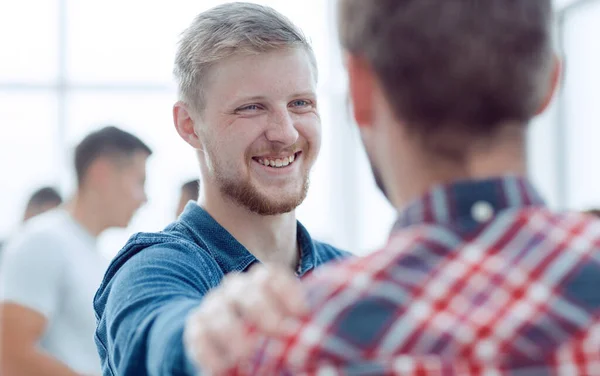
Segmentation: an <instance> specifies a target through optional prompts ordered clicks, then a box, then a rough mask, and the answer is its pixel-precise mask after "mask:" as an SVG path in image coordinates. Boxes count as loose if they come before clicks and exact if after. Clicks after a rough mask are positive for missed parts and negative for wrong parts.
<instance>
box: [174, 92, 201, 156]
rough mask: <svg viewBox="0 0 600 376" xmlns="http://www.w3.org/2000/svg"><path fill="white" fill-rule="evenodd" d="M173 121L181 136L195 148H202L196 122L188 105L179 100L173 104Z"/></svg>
mask: <svg viewBox="0 0 600 376" xmlns="http://www.w3.org/2000/svg"><path fill="white" fill-rule="evenodd" d="M173 123H174V124H175V129H177V133H179V136H180V137H181V138H183V140H184V141H185V142H187V143H188V144H190V145H191V146H192V147H194V149H202V143H201V142H200V139H199V138H198V135H197V134H196V130H195V128H194V125H195V122H194V118H193V117H192V114H191V111H190V110H189V108H188V106H187V105H186V104H185V103H183V102H181V101H179V102H177V103H175V104H174V105H173Z"/></svg>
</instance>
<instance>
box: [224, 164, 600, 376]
mask: <svg viewBox="0 0 600 376" xmlns="http://www.w3.org/2000/svg"><path fill="white" fill-rule="evenodd" d="M599 249H600V221H596V220H595V219H593V218H592V217H588V216H586V215H582V214H577V213H570V214H569V213H565V214H556V213H553V212H551V211H549V210H548V209H546V207H545V206H544V203H543V201H542V200H541V199H540V198H539V196H538V194H537V193H536V192H535V190H534V189H532V187H531V186H530V185H529V183H528V182H527V181H526V180H524V179H521V178H518V177H512V176H507V177H504V178H498V179H490V180H484V181H470V182H469V181H467V182H459V183H457V184H453V185H448V186H439V187H436V188H434V189H433V190H431V191H430V192H429V193H428V194H426V195H425V196H424V197H422V199H420V200H418V201H416V202H414V203H413V204H412V205H410V206H409V207H408V208H407V209H406V210H404V211H403V213H401V215H400V217H399V220H398V222H397V224H396V226H395V227H394V230H393V232H392V235H391V236H390V239H389V242H388V243H387V245H386V246H385V247H384V249H383V250H381V251H378V252H376V253H374V254H371V255H370V256H368V257H365V258H356V259H353V260H349V261H346V262H343V263H340V264H337V265H333V266H325V267H322V268H321V269H320V270H317V271H315V272H314V273H313V274H312V275H311V276H310V277H309V278H308V279H307V280H306V284H307V287H308V291H309V298H310V303H311V307H312V313H311V315H310V316H309V317H306V318H304V319H301V320H297V321H292V320H290V321H289V322H287V324H288V325H287V327H286V330H285V331H284V332H285V333H284V334H282V335H281V336H279V337H277V338H270V339H261V340H260V341H261V344H262V345H261V347H260V349H261V350H260V351H258V352H257V355H256V356H255V357H254V358H253V360H252V361H251V362H249V363H246V364H240V365H238V367H237V369H236V370H233V371H232V373H233V374H240V375H245V374H250V375H322V376H325V375H357V376H358V375H411V376H430V375H440V376H442V375H444V376H446V375H485V376H505V375H506V376H508V375H510V376H545V375H565V376H575V375H586V376H593V375H600V252H598V250H599Z"/></svg>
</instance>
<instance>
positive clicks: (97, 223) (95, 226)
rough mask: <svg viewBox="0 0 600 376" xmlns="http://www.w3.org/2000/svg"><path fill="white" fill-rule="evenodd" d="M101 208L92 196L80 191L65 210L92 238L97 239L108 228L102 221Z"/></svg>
mask: <svg viewBox="0 0 600 376" xmlns="http://www.w3.org/2000/svg"><path fill="white" fill-rule="evenodd" d="M99 206H101V205H99V204H98V203H97V202H96V200H94V197H93V195H92V194H89V193H84V192H82V191H78V192H77V193H76V194H75V196H74V197H73V199H72V200H71V201H70V202H69V203H67V204H66V205H65V209H66V210H67V212H68V213H69V214H70V215H71V216H72V217H73V219H74V220H75V221H76V222H77V223H79V224H80V225H81V227H83V228H84V229H85V230H86V231H87V232H88V233H89V234H90V235H91V236H92V237H94V238H97V237H98V236H99V235H100V234H101V233H102V232H103V231H104V230H106V229H107V228H108V226H106V224H105V223H104V221H103V220H102V216H101V215H100V213H102V210H101V208H99Z"/></svg>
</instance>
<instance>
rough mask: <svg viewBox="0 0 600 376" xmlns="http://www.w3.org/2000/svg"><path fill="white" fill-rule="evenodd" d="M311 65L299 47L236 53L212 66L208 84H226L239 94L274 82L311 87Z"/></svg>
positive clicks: (299, 88) (290, 85)
mask: <svg viewBox="0 0 600 376" xmlns="http://www.w3.org/2000/svg"><path fill="white" fill-rule="evenodd" d="M314 69H315V68H314V67H313V66H312V64H311V63H310V59H309V58H308V56H307V54H306V52H304V51H301V50H299V49H292V50H289V49H286V50H282V51H271V52H266V53H260V54H251V55H248V54H247V55H238V56H232V57H230V58H228V59H226V60H224V61H222V62H220V63H219V64H216V65H215V66H214V67H213V69H212V72H211V76H212V77H211V80H210V85H211V86H212V85H219V86H222V85H224V86H228V85H229V86H231V88H232V89H235V91H236V92H237V93H239V94H240V95H253V94H252V93H254V92H255V90H256V89H257V88H260V87H268V86H274V85H281V86H287V87H289V88H290V89H293V90H296V91H298V90H301V91H307V90H314V87H315V85H316V72H314Z"/></svg>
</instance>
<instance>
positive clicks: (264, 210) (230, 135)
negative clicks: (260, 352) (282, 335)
mask: <svg viewBox="0 0 600 376" xmlns="http://www.w3.org/2000/svg"><path fill="white" fill-rule="evenodd" d="M175 74H176V78H177V80H178V84H179V96H180V100H179V102H177V103H176V104H175V106H174V109H173V117H174V122H175V126H176V129H177V132H178V133H179V135H180V136H181V137H182V138H183V139H184V140H185V141H186V142H187V143H188V144H190V145H191V146H192V147H193V148H194V149H196V151H197V154H198V160H199V165H200V171H201V180H202V192H201V195H200V198H199V200H198V203H197V204H196V203H189V204H188V205H187V207H186V208H185V210H184V212H183V214H182V215H181V216H180V217H179V219H178V220H177V221H176V222H175V223H173V224H172V225H170V226H169V227H167V228H166V229H165V230H164V231H162V232H160V233H140V234H137V235H135V236H133V237H132V238H131V239H130V240H129V242H128V243H127V245H126V246H125V248H124V249H123V250H122V251H121V252H120V253H119V255H118V256H117V257H116V258H115V260H114V261H113V263H112V264H111V266H110V268H109V271H108V273H107V274H106V276H105V279H104V282H103V284H102V286H101V287H100V289H99V291H98V293H97V294H96V298H95V302H94V307H95V310H96V314H97V316H98V318H99V324H98V329H97V332H96V343H97V346H98V350H99V353H100V356H101V359H102V363H103V370H104V374H105V375H147V374H151V375H176V374H189V375H191V374H196V373H197V371H198V369H197V367H195V366H194V365H193V364H194V363H197V362H196V361H195V360H197V359H198V356H201V359H208V362H209V365H213V363H211V362H218V361H219V360H223V359H228V358H230V357H231V356H232V355H231V354H230V353H231V352H235V353H236V354H239V353H240V352H247V351H249V350H251V349H252V342H251V341H249V340H248V336H247V335H246V333H245V332H244V331H242V330H236V328H241V327H242V326H243V324H242V321H250V322H253V323H254V324H255V325H256V327H257V328H261V329H264V330H266V331H268V330H269V329H274V328H275V327H276V326H277V325H276V324H277V322H278V321H279V320H280V318H281V317H283V316H284V315H285V314H287V313H290V312H299V311H302V303H303V299H302V296H303V295H302V291H301V289H297V290H294V289H289V290H286V291H282V290H281V289H280V288H279V287H280V286H283V285H286V283H285V281H286V280H285V278H286V277H285V275H284V276H282V275H281V274H277V273H276V272H273V273H271V272H269V269H266V271H265V270H261V271H260V272H256V273H253V272H250V273H249V275H251V276H252V277H253V278H255V279H256V280H257V281H258V282H257V286H258V287H256V288H255V289H252V290H248V291H245V293H244V294H241V295H239V294H238V295H235V296H236V298H234V299H231V298H230V296H233V294H231V291H237V292H239V291H244V289H245V288H246V286H244V285H240V284H239V283H238V281H239V276H237V277H236V276H234V275H235V274H239V272H245V271H247V270H248V269H249V268H250V267H251V265H253V264H255V263H257V262H261V263H273V264H278V265H283V266H285V268H286V269H287V270H292V271H294V272H295V273H296V276H298V277H301V276H303V275H304V274H305V273H307V272H308V271H310V270H312V269H313V268H314V267H317V266H319V265H321V264H323V263H326V262H328V261H330V260H335V259H339V258H342V257H344V256H346V253H345V252H342V251H340V250H338V249H336V248H333V247H331V246H329V245H326V244H322V243H319V242H316V241H313V240H312V239H311V237H310V235H309V234H308V232H307V231H306V229H305V228H304V227H303V226H302V225H301V224H300V223H298V222H297V220H296V215H295V212H294V209H295V208H296V207H297V206H298V205H299V204H300V203H301V202H302V201H303V200H304V198H305V197H306V194H307V190H308V181H309V172H310V170H311V167H312V166H313V164H314V162H315V159H316V158H317V155H318V153H319V148H320V143H321V128H320V127H321V126H320V118H319V113H318V104H317V97H316V94H315V90H316V83H317V67H316V62H315V57H314V53H313V51H312V49H311V47H310V46H309V44H308V43H307V41H306V39H305V38H304V36H303V35H302V33H301V32H300V31H299V30H298V29H297V28H296V27H295V26H294V25H293V24H291V23H290V21H289V20H287V19H286V18H285V17H283V16H282V15H280V14H279V13H277V12H275V11H274V10H272V9H270V8H267V7H262V6H258V5H254V4H247V3H230V4H226V5H222V6H219V7H216V8H213V9H211V10H209V11H207V12H204V13H202V14H200V15H199V16H198V17H197V18H196V19H195V20H194V21H193V23H192V25H191V26H190V27H189V28H188V29H187V30H186V31H185V32H184V34H183V36H182V40H181V43H180V46H179V49H178V53H177V58H176V66H175ZM236 272H238V273H236ZM228 274H231V275H230V276H228V277H226V276H227V275H228ZM224 279H225V281H224ZM221 285H222V287H219V288H216V287H218V286H221ZM259 300H260V301H259ZM257 303H261V304H257ZM265 305H267V306H271V307H274V308H275V309H274V310H269V312H268V314H266V315H265V314H262V312H259V311H257V310H256V308H255V307H259V306H262V307H264V306H265ZM273 312H275V313H273ZM278 312H280V314H278ZM184 331H185V332H186V333H193V334H194V339H195V341H194V342H193V343H189V344H188V346H187V347H186V346H184Z"/></svg>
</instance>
